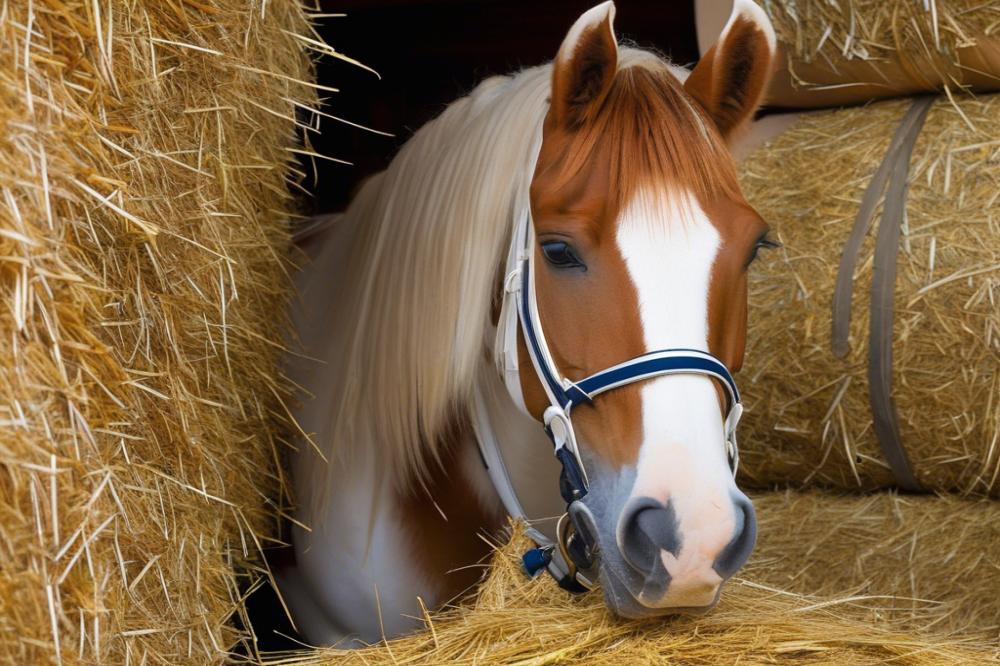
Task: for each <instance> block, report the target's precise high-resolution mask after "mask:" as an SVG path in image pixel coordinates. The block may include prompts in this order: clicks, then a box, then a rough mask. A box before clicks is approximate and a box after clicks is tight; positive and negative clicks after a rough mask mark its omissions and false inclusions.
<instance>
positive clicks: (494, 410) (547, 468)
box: [477, 361, 565, 536]
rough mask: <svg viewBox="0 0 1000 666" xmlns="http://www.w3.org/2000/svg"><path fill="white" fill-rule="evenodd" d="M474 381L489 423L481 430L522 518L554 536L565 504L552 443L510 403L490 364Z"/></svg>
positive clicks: (485, 365)
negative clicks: (489, 437)
mask: <svg viewBox="0 0 1000 666" xmlns="http://www.w3.org/2000/svg"><path fill="white" fill-rule="evenodd" d="M477 381H478V390H479V391H480V394H481V395H482V397H483V400H484V405H485V407H486V418H487V420H488V423H486V424H480V427H489V428H490V429H491V431H492V433H493V436H494V437H495V439H496V442H497V444H498V447H499V449H500V454H501V456H502V457H503V460H504V464H505V465H506V467H507V472H508V474H509V476H510V480H511V484H512V486H513V490H514V492H515V493H516V494H517V499H518V501H519V502H520V504H521V507H522V508H523V509H524V512H525V515H526V516H527V517H528V519H529V520H530V521H531V522H532V525H533V526H534V527H536V528H537V529H539V530H541V531H542V532H543V533H545V534H546V535H548V536H554V532H555V518H557V517H558V516H559V515H560V514H561V513H562V512H563V510H564V508H565V502H564V501H563V500H562V498H561V497H560V496H559V485H558V481H559V469H560V468H559V464H558V462H557V461H556V458H555V456H553V455H552V444H551V442H549V439H548V437H546V435H545V432H544V430H542V426H541V424H540V423H539V422H538V421H536V420H535V419H533V418H531V417H530V416H528V415H526V414H525V413H524V412H522V411H521V410H520V409H519V408H518V407H517V406H516V405H515V404H514V401H513V400H511V398H510V395H509V394H508V393H507V388H506V387H505V386H504V384H503V380H502V379H501V378H500V376H499V374H498V373H497V371H496V369H495V367H494V366H493V364H492V363H491V362H490V361H484V367H482V368H481V369H480V372H479V377H478V380H477ZM536 521H539V522H536Z"/></svg>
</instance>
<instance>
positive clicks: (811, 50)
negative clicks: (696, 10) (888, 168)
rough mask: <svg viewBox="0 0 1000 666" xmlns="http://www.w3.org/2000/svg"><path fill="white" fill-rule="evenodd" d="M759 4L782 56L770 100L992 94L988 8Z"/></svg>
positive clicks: (998, 48)
mask: <svg viewBox="0 0 1000 666" xmlns="http://www.w3.org/2000/svg"><path fill="white" fill-rule="evenodd" d="M705 1H707V2H712V1H713V0H705ZM762 5H763V6H764V8H765V10H766V11H767V12H768V14H769V15H770V17H771V21H772V23H773V24H774V28H775V33H776V34H777V37H778V41H779V43H780V44H781V49H782V51H783V55H784V58H783V59H782V63H781V64H782V67H781V69H780V71H779V72H778V75H777V77H776V78H775V81H774V85H773V86H772V91H771V94H770V95H769V101H770V102H771V103H774V104H777V105H780V106H828V105H836V104H844V103H850V102H857V101H864V100H867V99H872V98H878V97H889V96H896V95H908V94H915V93H919V92H931V91H941V90H943V89H945V88H950V89H951V90H957V89H962V88H968V89H972V90H975V91H979V92H985V91H994V90H997V89H1000V39H998V35H997V27H998V24H997V19H998V8H997V5H996V3H990V2H980V1H979V0H932V1H931V2H929V3H927V2H912V1H911V0H888V1H887V0H854V1H852V2H846V3H844V2H795V1H794V0H771V1H769V2H764V3H762Z"/></svg>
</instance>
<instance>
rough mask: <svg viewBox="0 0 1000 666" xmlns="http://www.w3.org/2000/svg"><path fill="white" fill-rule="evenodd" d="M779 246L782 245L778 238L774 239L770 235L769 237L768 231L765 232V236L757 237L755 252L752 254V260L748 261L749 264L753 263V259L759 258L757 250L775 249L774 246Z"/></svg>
mask: <svg viewBox="0 0 1000 666" xmlns="http://www.w3.org/2000/svg"><path fill="white" fill-rule="evenodd" d="M778 247H781V243H779V242H778V241H776V240H772V239H771V238H770V237H768V233H765V234H764V235H763V236H761V237H760V238H758V239H757V242H756V243H754V246H753V254H751V255H750V261H748V262H747V265H750V264H752V263H753V260H754V259H756V258H757V252H758V251H759V250H760V249H761V248H765V249H768V250H773V249H774V248H778Z"/></svg>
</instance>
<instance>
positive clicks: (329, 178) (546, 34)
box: [306, 0, 698, 213]
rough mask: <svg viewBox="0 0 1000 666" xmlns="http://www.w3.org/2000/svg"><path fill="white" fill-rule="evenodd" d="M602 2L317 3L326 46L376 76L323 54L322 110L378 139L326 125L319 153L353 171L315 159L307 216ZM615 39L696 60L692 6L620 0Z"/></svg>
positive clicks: (535, 55) (547, 51) (339, 205)
mask: <svg viewBox="0 0 1000 666" xmlns="http://www.w3.org/2000/svg"><path fill="white" fill-rule="evenodd" d="M598 1H599V0H535V1H534V2H528V1H526V0H332V1H331V0H322V2H321V3H320V6H321V8H322V11H323V12H330V13H333V12H337V13H344V14H346V16H343V17H335V18H325V19H322V20H321V21H320V23H319V26H320V31H321V33H322V35H323V37H324V38H325V40H326V42H327V43H328V44H330V45H331V46H332V47H334V48H335V49H337V50H338V51H339V52H341V53H344V54H345V55H347V56H350V57H351V58H354V59H356V60H359V61H361V62H363V63H364V64H365V65H367V66H369V67H371V68H372V69H374V70H375V71H377V72H378V73H379V74H380V75H381V77H382V78H381V80H379V79H378V78H377V77H376V76H375V75H373V74H371V73H370V72H366V71H364V70H362V69H361V68H358V67H355V66H353V65H351V64H348V63H345V62H342V61H339V60H337V59H335V58H332V57H329V56H324V57H323V58H322V60H321V61H320V63H319V71H318V74H319V82H320V83H321V84H323V85H328V86H332V87H334V88H338V89H339V91H340V92H337V93H324V94H325V95H327V106H326V108H325V110H326V111H327V112H329V113H331V114H333V115H336V116H339V117H341V118H345V119H347V120H350V121H352V122H355V123H358V124H361V125H365V126H367V127H371V128H373V129H377V130H381V131H384V132H390V133H392V134H393V135H394V136H393V137H391V138H387V137H383V136H378V135H375V134H371V133H368V132H364V131H361V130H357V129H355V128H352V127H348V126H346V125H342V124H341V123H338V122H336V121H333V120H330V119H326V118H324V119H323V125H322V135H321V136H315V135H314V136H313V137H312V141H313V144H314V146H315V147H316V148H317V149H318V152H320V153H321V154H324V155H329V156H331V157H336V158H339V159H343V160H347V161H349V162H352V163H353V164H354V166H344V165H339V164H334V163H332V162H318V163H317V173H316V174H311V176H310V179H309V182H308V183H307V184H306V185H307V188H308V189H309V190H310V191H311V192H312V193H313V195H314V198H313V206H312V208H311V210H312V212H314V213H326V212H333V211H337V210H341V209H343V208H344V206H345V205H346V204H347V202H348V200H349V198H350V195H351V194H352V193H353V191H354V189H355V188H356V186H357V184H358V183H359V182H360V181H361V180H362V179H363V178H364V177H365V176H368V175H370V174H372V173H376V172H378V171H381V170H382V169H384V168H385V167H386V165H388V163H389V161H390V160H391V159H392V156H393V155H395V153H396V151H397V150H398V148H399V146H400V145H402V143H403V142H405V141H406V139H408V138H409V137H410V136H411V135H412V134H413V132H414V131H416V130H417V129H419V128H420V126H421V125H423V124H424V123H426V122H427V121H428V120H430V119H431V118H434V117H435V116H436V115H438V114H439V113H440V112H441V111H442V110H443V109H444V107H445V106H447V105H448V104H449V103H450V102H452V101H453V100H455V99H456V98H458V97H460V96H462V95H464V94H466V93H468V92H469V91H470V90H472V88H473V87H474V86H475V85H476V83H478V82H479V81H481V80H482V79H484V78H486V77H488V76H492V75H495V74H508V73H510V72H513V71H516V70H518V69H521V68H524V67H529V66H532V65H538V64H541V63H543V62H546V61H548V60H551V59H552V58H553V57H555V54H556V51H557V50H558V49H559V44H560V43H561V42H562V39H563V37H564V36H565V34H566V32H567V31H568V30H569V28H570V26H571V25H572V24H573V21H575V20H576V18H577V17H578V16H579V15H580V14H582V13H583V12H584V11H586V10H587V9H589V8H590V7H592V6H594V5H595V4H597V3H598ZM616 6H617V13H616V16H615V32H616V33H617V35H618V38H619V41H629V42H633V43H635V44H638V45H639V46H643V47H646V48H655V49H656V50H658V51H660V52H662V53H663V54H665V55H667V56H669V57H670V58H671V59H672V60H673V61H674V62H676V63H678V64H682V65H684V64H690V63H693V62H695V61H696V60H697V59H698V44H697V40H696V39H695V28H694V8H693V2H692V0H659V1H655V0H618V1H617V2H616Z"/></svg>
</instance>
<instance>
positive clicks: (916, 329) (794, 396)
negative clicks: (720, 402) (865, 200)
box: [740, 96, 1000, 497]
mask: <svg viewBox="0 0 1000 666" xmlns="http://www.w3.org/2000/svg"><path fill="white" fill-rule="evenodd" d="M909 104H910V101H909V100H905V101H898V102H884V103H879V104H873V105H870V106H868V107H866V108H864V109H847V110H841V111H832V112H823V113H816V114H809V115H806V116H804V117H802V118H800V119H799V120H798V121H797V122H796V124H795V125H793V126H792V127H791V128H790V129H789V130H787V131H786V132H785V133H783V134H782V135H780V136H779V137H778V138H776V139H775V140H773V141H772V142H771V143H770V144H768V145H766V146H764V147H762V148H760V149H758V150H757V151H755V152H754V153H752V154H751V155H750V156H749V157H748V158H747V159H746V160H745V161H744V163H743V165H742V175H741V178H742V184H743V187H744V190H745V192H746V194H747V197H748V199H749V201H750V202H751V203H752V204H753V205H754V206H755V207H756V208H757V210H758V211H759V212H760V213H761V215H762V216H763V217H764V219H766V220H767V221H768V222H769V223H770V224H771V225H772V228H773V230H774V235H775V236H776V237H777V238H778V239H780V241H781V243H782V244H783V247H781V248H780V249H778V250H776V251H774V252H770V253H761V257H760V259H759V261H758V263H756V264H755V265H754V266H753V267H752V269H751V271H750V321H749V330H748V341H747V354H746V363H745V365H744V368H743V370H742V372H741V381H740V387H741V389H743V391H744V396H745V397H744V399H745V402H746V404H747V407H748V411H747V414H746V417H745V420H744V421H743V424H741V427H742V428H743V429H742V430H741V458H742V460H741V465H742V466H741V475H742V476H741V479H742V480H743V481H744V482H746V483H748V484H750V485H756V486H758V487H766V486H768V485H770V484H773V483H787V484H792V485H805V484H819V485H826V486H832V487H836V488H851V489H859V488H860V489H871V488H877V487H882V486H888V485H891V484H892V483H893V475H892V474H891V472H890V470H889V469H888V467H887V465H886V463H885V460H884V458H883V454H882V452H881V449H880V447H879V444H878V442H877V440H876V436H875V434H874V432H873V421H872V414H871V408H870V406H869V389H868V379H867V372H868V328H869V306H870V285H871V279H872V257H873V246H874V227H877V224H876V225H873V230H872V231H870V232H869V234H868V236H867V237H866V240H865V243H864V245H863V246H862V248H861V253H860V256H859V259H858V262H857V269H856V271H855V275H854V302H853V308H852V319H851V327H850V338H849V342H850V351H849V353H848V355H847V356H846V357H844V358H836V357H835V356H834V355H833V353H832V351H831V303H832V294H833V290H834V281H835V276H836V274H837V269H838V265H839V262H840V257H841V251H842V248H843V247H844V243H845V240H846V239H847V237H848V234H849V232H850V229H851V227H852V225H853V223H854V218H855V215H856V214H857V211H858V207H859V201H860V199H861V196H862V193H863V192H864V190H865V188H866V187H867V185H868V183H869V181H870V179H871V177H872V174H873V173H874V172H875V170H876V168H877V166H878V165H879V163H880V162H881V160H882V159H883V157H884V156H885V153H886V147H887V145H888V143H889V139H890V136H891V135H892V133H893V132H894V131H895V129H896V127H897V125H898V124H899V121H900V119H901V118H902V116H903V114H904V112H905V110H906V108H907V107H908V106H909ZM997 136H1000V97H998V96H984V97H981V98H978V99H962V100H959V101H958V102H957V104H951V103H949V102H948V101H947V100H946V99H944V98H941V99H939V100H937V101H936V102H935V104H934V106H933V107H932V108H931V110H930V113H929V115H928V117H927V120H926V124H925V125H924V127H923V129H922V131H921V133H920V135H919V138H918V140H917V144H916V146H915V149H914V153H913V157H912V160H911V168H910V188H909V200H908V205H907V216H906V220H905V222H904V228H903V235H902V240H901V247H900V253H899V257H898V261H897V277H896V284H895V318H894V328H893V333H894V337H893V340H894V343H893V346H892V352H893V356H894V383H893V398H894V400H895V403H896V407H897V411H898V414H899V420H900V429H901V437H902V443H903V445H904V447H905V449H906V451H907V453H908V454H909V458H910V461H911V462H912V464H913V467H914V468H915V472H916V476H917V478H918V480H919V481H920V482H921V483H922V484H923V485H924V487H926V488H928V489H933V490H942V491H956V492H961V493H968V494H975V495H991V496H994V497H996V496H1000V305H998V303H1000V218H998V216H997V213H996V207H995V204H996V202H997V200H998V198H1000V144H998V143H997V142H996V137H997ZM876 219H877V218H876Z"/></svg>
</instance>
